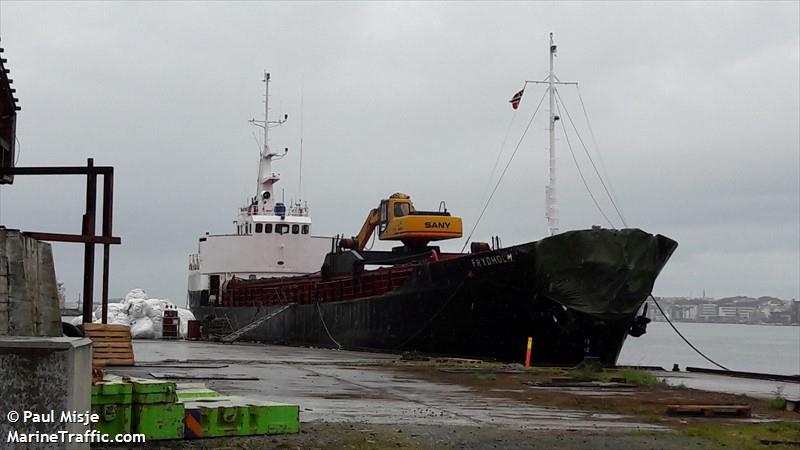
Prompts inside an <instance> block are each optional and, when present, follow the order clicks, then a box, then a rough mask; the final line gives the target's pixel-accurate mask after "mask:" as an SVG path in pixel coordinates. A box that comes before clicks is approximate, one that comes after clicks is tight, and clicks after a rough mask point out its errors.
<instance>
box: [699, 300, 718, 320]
mask: <svg viewBox="0 0 800 450" xmlns="http://www.w3.org/2000/svg"><path fill="white" fill-rule="evenodd" d="M717 314H718V312H717V305H715V304H714V303H703V304H701V305H700V307H699V310H698V312H697V318H698V319H700V320H708V319H710V318H712V317H717Z"/></svg>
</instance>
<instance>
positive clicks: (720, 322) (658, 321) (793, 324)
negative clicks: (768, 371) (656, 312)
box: [652, 319, 800, 327]
mask: <svg viewBox="0 0 800 450" xmlns="http://www.w3.org/2000/svg"><path fill="white" fill-rule="evenodd" d="M670 321H671V322H673V323H712V324H715V325H762V326H767V327H800V323H772V322H723V321H711V320H676V319H670ZM652 323H667V321H666V320H663V319H653V322H652Z"/></svg>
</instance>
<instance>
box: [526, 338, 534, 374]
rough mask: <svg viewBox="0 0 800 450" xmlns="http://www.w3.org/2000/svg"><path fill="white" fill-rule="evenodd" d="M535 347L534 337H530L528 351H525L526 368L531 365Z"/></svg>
mask: <svg viewBox="0 0 800 450" xmlns="http://www.w3.org/2000/svg"><path fill="white" fill-rule="evenodd" d="M532 349H533V338H532V337H529V338H528V351H526V352H525V368H526V369H527V368H529V367H530V366H531V350H532Z"/></svg>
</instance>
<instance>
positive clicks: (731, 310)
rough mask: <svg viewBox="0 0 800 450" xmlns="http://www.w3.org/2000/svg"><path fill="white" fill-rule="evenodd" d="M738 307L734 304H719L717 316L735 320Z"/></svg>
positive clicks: (737, 314) (737, 315)
mask: <svg viewBox="0 0 800 450" xmlns="http://www.w3.org/2000/svg"><path fill="white" fill-rule="evenodd" d="M738 310H739V308H737V307H735V306H720V307H719V310H718V311H719V312H718V314H717V316H719V317H721V318H722V319H726V320H735V319H736V318H737V317H739V311H738Z"/></svg>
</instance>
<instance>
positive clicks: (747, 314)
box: [736, 306, 756, 322]
mask: <svg viewBox="0 0 800 450" xmlns="http://www.w3.org/2000/svg"><path fill="white" fill-rule="evenodd" d="M736 315H737V317H739V320H740V321H744V322H750V321H751V320H753V319H755V316H756V308H753V307H750V306H740V307H738V308H736Z"/></svg>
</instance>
